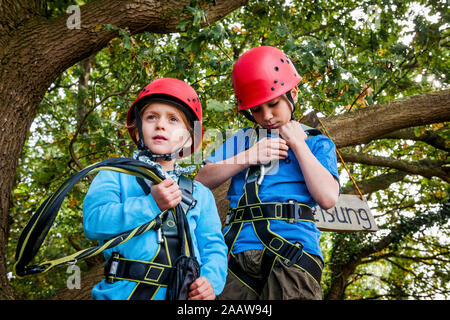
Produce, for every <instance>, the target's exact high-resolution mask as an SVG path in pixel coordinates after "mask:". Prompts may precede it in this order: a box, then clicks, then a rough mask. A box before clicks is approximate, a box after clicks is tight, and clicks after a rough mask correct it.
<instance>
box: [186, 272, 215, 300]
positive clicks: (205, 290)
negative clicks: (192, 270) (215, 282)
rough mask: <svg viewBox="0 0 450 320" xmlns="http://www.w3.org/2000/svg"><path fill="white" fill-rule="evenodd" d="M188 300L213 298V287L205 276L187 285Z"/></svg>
mask: <svg viewBox="0 0 450 320" xmlns="http://www.w3.org/2000/svg"><path fill="white" fill-rule="evenodd" d="M189 290H190V291H189V294H188V300H214V299H215V298H216V295H215V294H214V289H213V287H212V285H211V283H210V282H209V280H208V279H206V278H205V277H199V278H197V279H196V280H195V281H194V282H193V283H192V284H191V286H190V287H189Z"/></svg>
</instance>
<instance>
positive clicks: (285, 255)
mask: <svg viewBox="0 0 450 320" xmlns="http://www.w3.org/2000/svg"><path fill="white" fill-rule="evenodd" d="M302 128H303V129H304V130H305V132H307V135H308V136H314V135H317V134H320V131H319V130H317V129H313V128H310V127H307V126H304V125H302ZM249 147H250V146H249ZM264 168H265V166H263V165H260V166H251V167H250V168H249V169H248V170H247V173H246V181H245V185H244V194H243V195H242V196H241V198H240V199H239V202H238V205H237V207H236V208H232V209H230V210H229V212H228V215H227V218H226V222H225V224H226V225H228V226H229V229H228V230H227V232H226V233H225V235H224V238H225V242H226V244H227V247H228V270H229V272H230V273H232V274H234V276H236V277H237V278H238V279H239V280H240V281H241V282H242V283H244V284H245V285H246V286H247V287H248V288H250V289H251V290H252V291H253V292H254V293H255V294H257V295H258V296H259V295H260V294H261V291H262V288H263V287H264V285H265V283H266V282H267V278H268V276H269V275H270V273H271V272H272V269H273V266H274V264H275V261H276V259H280V260H281V261H282V263H284V264H285V265H286V266H288V267H291V266H294V267H297V268H300V269H302V270H303V271H305V272H306V273H308V274H309V275H310V276H311V277H312V278H313V279H314V280H315V281H317V283H319V284H320V279H321V275H322V266H321V265H320V264H319V263H318V262H317V261H316V260H315V259H314V257H312V256H311V255H310V254H308V253H307V252H305V251H303V245H302V244H301V243H299V242H297V243H294V244H293V243H290V242H289V241H287V240H286V239H284V238H283V237H281V236H280V235H278V234H276V233H274V232H272V231H271V230H270V222H271V221H272V220H281V221H286V222H287V223H297V222H298V221H311V222H315V220H314V215H313V212H312V210H311V208H310V207H309V206H307V205H305V204H302V203H299V202H296V201H295V200H291V201H288V202H286V203H277V202H273V203H268V202H264V203H263V202H261V200H260V199H259V196H258V188H259V185H260V184H261V182H262V178H263V176H262V175H264V173H266V172H267V170H265V169H264ZM244 223H251V224H252V226H253V229H254V231H255V234H256V236H257V237H258V239H259V240H260V241H261V243H262V244H263V245H264V249H263V251H262V258H261V274H262V277H261V278H255V277H252V276H249V275H248V274H246V273H245V272H244V271H243V270H242V268H241V267H240V266H239V265H238V263H237V261H236V256H235V255H234V253H233V250H232V249H233V246H234V243H235V242H236V240H237V238H238V236H239V233H240V231H241V229H242V226H243V224H244Z"/></svg>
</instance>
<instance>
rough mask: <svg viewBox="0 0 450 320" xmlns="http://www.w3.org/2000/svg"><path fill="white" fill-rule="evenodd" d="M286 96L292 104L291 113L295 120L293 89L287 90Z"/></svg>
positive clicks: (292, 118)
mask: <svg viewBox="0 0 450 320" xmlns="http://www.w3.org/2000/svg"><path fill="white" fill-rule="evenodd" d="M286 98H287V99H288V100H289V102H290V103H291V104H292V113H291V120H295V116H294V110H295V103H294V99H293V98H292V95H291V91H290V90H289V91H288V92H286Z"/></svg>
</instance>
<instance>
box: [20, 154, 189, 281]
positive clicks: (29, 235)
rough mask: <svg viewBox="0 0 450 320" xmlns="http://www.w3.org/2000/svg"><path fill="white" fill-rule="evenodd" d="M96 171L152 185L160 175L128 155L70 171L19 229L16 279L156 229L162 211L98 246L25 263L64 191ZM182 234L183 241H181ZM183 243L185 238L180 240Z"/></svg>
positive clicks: (40, 240)
mask: <svg viewBox="0 0 450 320" xmlns="http://www.w3.org/2000/svg"><path fill="white" fill-rule="evenodd" d="M100 170H111V171H117V172H121V173H125V174H131V175H134V176H136V177H141V178H144V179H147V180H150V181H152V182H153V183H155V184H158V183H160V182H161V181H162V180H163V179H164V177H163V176H161V175H160V174H159V173H158V171H157V170H156V168H155V167H153V166H151V165H149V164H147V163H145V162H142V161H139V160H135V159H131V158H110V159H106V160H103V161H101V162H98V163H95V164H93V165H90V166H88V167H86V168H85V169H83V170H81V171H79V172H78V173H76V174H74V175H73V176H71V177H70V178H68V179H67V180H66V181H65V182H64V183H63V184H62V185H61V186H60V187H59V188H58V189H57V190H56V192H55V193H53V194H52V195H51V196H49V197H48V198H47V199H46V200H45V201H44V202H43V203H42V204H41V206H40V207H39V208H38V210H37V211H36V213H35V214H34V215H33V216H32V217H31V219H30V221H29V222H28V224H27V225H26V226H25V228H24V230H23V231H22V233H21V235H20V237H19V241H18V243H17V249H16V263H15V264H14V267H13V270H14V273H15V275H16V276H17V277H18V278H22V277H24V276H26V275H29V274H34V273H43V272H47V271H49V270H50V269H52V268H54V267H55V266H57V265H60V264H63V263H70V264H73V263H75V262H76V261H78V260H82V259H86V258H89V257H92V256H95V255H97V254H99V253H101V252H102V251H104V250H106V249H110V248H113V247H116V246H118V245H120V244H122V243H125V242H127V241H128V240H130V239H131V238H133V237H135V236H137V235H140V234H142V233H144V232H147V231H148V230H151V229H153V230H157V229H159V228H160V227H161V223H162V215H164V214H165V212H162V213H161V214H160V215H158V216H157V217H156V218H155V219H154V220H152V221H149V222H147V223H144V224H142V225H141V226H139V227H137V228H134V229H132V230H130V231H127V232H125V233H123V234H120V235H118V236H116V237H114V238H112V239H110V240H108V241H106V242H105V243H104V244H103V245H101V246H95V247H91V248H88V249H84V250H81V251H78V252H76V253H74V254H71V255H69V256H66V257H63V258H59V259H55V260H51V261H44V262H41V263H38V264H35V265H29V264H30V262H31V261H32V260H33V258H34V257H35V256H36V254H37V253H38V251H39V249H40V248H41V246H42V243H43V241H44V240H45V237H46V236H47V234H48V232H49V230H50V228H51V226H52V224H53V222H54V221H55V219H56V217H57V215H58V213H59V210H60V208H61V204H62V202H63V200H64V198H65V196H66V195H67V193H68V192H69V191H70V190H71V189H72V188H73V187H74V185H75V184H76V183H77V182H78V181H79V180H81V179H82V178H83V177H85V176H86V175H88V174H92V173H95V172H98V171H100ZM189 198H190V195H188V196H186V195H185V196H184V199H183V200H184V201H191V203H193V202H194V200H193V198H191V199H189ZM172 210H174V214H175V215H177V216H180V215H181V214H184V213H183V209H182V208H181V206H180V205H179V206H177V207H176V208H174V209H172ZM185 236H186V235H184V237H183V240H185ZM183 243H185V241H183Z"/></svg>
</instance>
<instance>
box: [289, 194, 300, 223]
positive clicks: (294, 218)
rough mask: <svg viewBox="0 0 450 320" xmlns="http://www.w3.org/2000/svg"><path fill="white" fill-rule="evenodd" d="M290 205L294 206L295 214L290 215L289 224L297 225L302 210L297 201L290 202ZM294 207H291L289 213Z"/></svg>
mask: <svg viewBox="0 0 450 320" xmlns="http://www.w3.org/2000/svg"><path fill="white" fill-rule="evenodd" d="M288 203H291V204H293V205H294V212H293V213H292V212H290V213H291V214H289V219H288V222H289V223H297V222H298V220H299V219H300V212H299V211H300V210H301V207H300V205H299V203H298V202H297V201H295V200H288ZM291 208H292V207H289V211H290V210H291Z"/></svg>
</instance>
